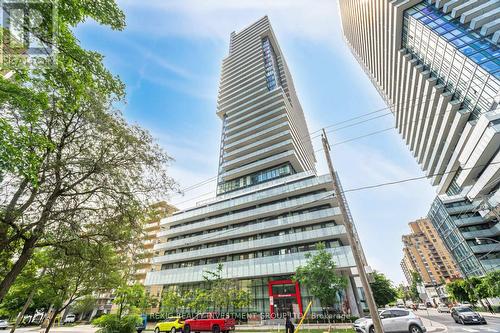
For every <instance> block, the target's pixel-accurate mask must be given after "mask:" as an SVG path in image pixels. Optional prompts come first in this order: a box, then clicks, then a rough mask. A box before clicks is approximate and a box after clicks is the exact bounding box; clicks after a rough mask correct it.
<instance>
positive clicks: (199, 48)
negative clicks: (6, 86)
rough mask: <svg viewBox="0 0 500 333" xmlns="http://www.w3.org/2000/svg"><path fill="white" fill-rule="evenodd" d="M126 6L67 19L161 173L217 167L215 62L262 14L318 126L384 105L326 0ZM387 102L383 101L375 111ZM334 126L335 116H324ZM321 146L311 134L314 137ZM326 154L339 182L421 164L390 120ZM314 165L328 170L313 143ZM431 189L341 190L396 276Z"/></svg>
mask: <svg viewBox="0 0 500 333" xmlns="http://www.w3.org/2000/svg"><path fill="white" fill-rule="evenodd" d="M118 3H119V5H120V7H121V8H122V9H123V10H124V11H125V14H126V17H127V28H126V29H125V30H124V31H122V32H116V31H111V30H110V29H107V28H105V27H101V26H98V25H96V24H94V23H92V22H87V23H85V24H83V25H81V26H79V27H78V29H77V36H78V38H79V39H80V40H81V42H82V44H83V46H84V47H86V48H88V49H93V50H97V51H99V52H101V53H102V54H104V55H105V62H106V65H107V66H108V67H109V68H110V69H111V71H112V72H113V73H115V74H117V75H119V76H120V77H121V78H122V80H123V81H124V82H125V83H126V85H127V102H126V104H125V105H124V106H123V111H124V114H125V116H126V118H127V119H128V120H129V121H131V122H135V123H138V124H140V125H141V126H143V127H145V128H147V129H149V130H150V131H151V133H152V134H153V136H155V137H156V138H157V140H158V142H159V143H160V144H161V146H162V147H164V149H165V150H166V151H167V152H168V153H169V154H170V155H171V156H172V157H173V158H174V159H175V161H174V162H173V163H172V165H171V167H170V172H171V175H172V176H173V177H174V178H175V179H176V180H177V181H178V182H179V184H180V187H181V188H185V187H188V186H190V185H192V184H196V183H198V182H201V181H203V180H206V179H208V178H210V177H213V176H215V175H216V174H217V163H218V149H219V142H220V129H221V123H220V120H219V118H218V117H217V116H216V115H215V111H216V96H217V90H218V80H219V74H220V64H221V61H222V59H223V57H225V56H226V55H227V51H228V43H229V34H230V33H231V31H233V30H236V31H238V30H240V29H242V28H244V27H245V26H247V25H248V24H250V23H252V22H253V21H255V20H257V19H258V18H260V17H262V16H264V15H268V16H269V18H270V20H271V24H272V25H273V29H274V31H275V33H276V35H277V37H278V41H279V43H280V47H281V49H282V51H283V53H284V55H285V58H286V61H287V63H288V65H289V67H290V71H291V73H292V76H293V79H294V83H295V87H296V89H297V92H298V95H299V98H300V100H301V104H302V107H303V109H304V112H305V114H306V119H307V121H308V125H309V130H310V131H311V132H312V131H316V130H318V129H320V128H321V127H324V126H328V125H331V124H334V123H337V122H340V121H343V120H345V119H348V118H352V117H355V116H357V115H361V114H365V113H368V112H371V111H375V110H377V109H380V108H383V107H385V105H384V102H383V101H382V99H381V98H380V97H379V95H378V94H377V92H376V90H375V88H374V87H373V86H372V84H371V82H370V81H369V79H368V78H367V76H366V75H365V73H364V72H363V70H362V69H361V67H360V66H359V64H358V63H357V62H356V60H355V59H354V57H353V56H352V55H351V53H350V51H349V49H348V48H347V46H346V44H345V42H344V41H343V39H342V35H341V27H340V22H339V16H338V12H337V4H336V1H331V0H315V1H314V6H311V1H310V0H273V1H272V2H271V1H266V0H231V1H227V0H226V1H224V0H147V1H138V0H119V1H118ZM383 113H385V112H382V113H381V114H383ZM393 125H394V119H393V117H392V115H388V116H385V117H381V118H379V119H377V120H373V121H368V122H366V123H364V124H362V125H360V126H353V127H350V128H346V129H343V130H339V131H334V132H332V133H330V140H331V142H332V143H334V142H340V141H343V140H346V139H350V138H354V137H357V136H360V135H364V134H367V133H370V132H373V131H377V130H382V129H385V128H387V127H390V126H393ZM333 128H335V127H333ZM313 143H314V145H315V148H316V149H319V148H320V142H319V140H318V139H315V140H314V141H313ZM333 158H334V162H335V164H336V168H337V170H338V172H339V174H340V177H341V181H342V184H343V187H344V189H346V190H347V189H352V188H356V187H360V186H365V185H372V184H377V183H383V182H388V181H394V180H399V179H404V178H408V177H418V176H422V175H423V173H422V172H421V171H420V169H419V167H418V165H417V163H416V162H415V160H414V159H413V157H412V155H411V154H410V151H409V150H408V149H407V147H406V146H405V145H404V143H403V141H402V139H401V137H400V136H399V134H398V133H397V132H396V130H393V131H386V132H383V133H381V134H378V135H374V136H370V137H367V138H364V139H360V140H355V141H352V142H350V143H346V144H341V145H338V146H336V147H334V149H333ZM317 159H318V160H319V163H318V170H319V173H326V172H327V169H326V164H325V163H324V156H323V155H322V152H320V153H318V155H317ZM214 192H215V184H214V183H213V182H210V183H208V184H206V185H205V186H202V187H199V188H196V189H194V190H191V191H188V192H186V193H185V195H184V196H178V195H177V196H172V197H171V198H170V201H171V202H172V203H174V204H177V205H178V206H179V207H181V208H187V207H189V206H191V205H193V204H195V203H196V202H197V201H200V200H204V199H206V198H209V197H211V196H213V195H214ZM434 196H435V191H434V189H433V188H432V187H431V186H430V184H429V181H428V180H425V179H424V180H419V181H414V182H410V183H404V184H401V185H394V186H387V187H382V188H377V189H372V190H365V191H359V192H351V193H348V195H347V197H348V201H349V205H350V208H351V211H352V214H353V216H354V219H355V222H356V224H357V228H358V232H359V233H360V237H361V241H362V243H363V247H364V250H365V253H366V255H367V258H368V261H369V262H370V265H371V266H372V267H373V268H374V269H377V270H380V271H382V272H384V273H386V274H387V275H388V276H389V277H390V278H391V279H392V280H393V281H394V282H395V283H399V282H400V281H402V280H403V275H402V272H401V269H400V266H399V262H400V260H401V257H402V252H401V248H402V245H401V235H402V234H403V233H407V232H408V230H409V229H408V222H410V221H412V220H415V219H417V218H420V217H423V216H425V215H426V214H427V211H428V209H429V207H430V203H431V201H432V199H433V198H434Z"/></svg>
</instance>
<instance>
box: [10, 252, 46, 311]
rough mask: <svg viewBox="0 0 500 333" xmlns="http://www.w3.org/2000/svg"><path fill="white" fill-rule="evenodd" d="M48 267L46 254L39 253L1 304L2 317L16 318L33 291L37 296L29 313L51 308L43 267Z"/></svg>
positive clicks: (30, 306) (29, 308)
mask: <svg viewBox="0 0 500 333" xmlns="http://www.w3.org/2000/svg"><path fill="white" fill-rule="evenodd" d="M46 265H47V255H46V253H45V252H42V251H39V252H38V253H36V254H35V255H34V256H33V258H32V259H31V260H30V261H29V262H28V264H27V265H26V267H25V268H24V270H23V271H22V272H21V274H20V275H19V277H18V278H17V280H16V282H15V283H14V284H13V285H12V287H11V288H10V290H9V292H8V293H7V295H6V296H5V298H4V299H3V301H2V302H1V303H0V317H7V318H15V317H16V316H17V314H18V313H19V312H20V311H21V309H22V307H23V305H24V303H25V302H26V300H27V299H28V297H29V294H30V293H31V291H33V290H34V291H35V294H34V296H33V300H32V302H31V304H30V305H29V307H28V310H27V312H28V313H33V312H34V311H35V310H36V309H41V308H45V309H48V308H49V306H50V300H48V299H47V288H46V286H45V284H44V283H43V282H44V276H43V275H44V271H43V267H46Z"/></svg>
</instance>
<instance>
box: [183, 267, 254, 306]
mask: <svg viewBox="0 0 500 333" xmlns="http://www.w3.org/2000/svg"><path fill="white" fill-rule="evenodd" d="M223 267H224V266H223V265H222V264H218V265H217V268H216V270H215V271H208V270H207V271H204V272H203V278H204V280H205V282H206V284H207V290H206V291H202V290H200V289H196V292H197V294H195V295H194V302H195V303H194V304H193V305H196V306H197V307H203V306H205V307H206V306H207V305H208V306H211V307H212V308H213V309H217V310H222V309H225V310H226V312H229V308H230V307H232V308H233V309H239V308H242V307H245V306H248V305H250V304H251V302H252V298H251V295H250V293H249V292H248V291H247V290H243V289H241V288H239V285H238V281H236V280H234V279H224V278H223V277H222V272H223Z"/></svg>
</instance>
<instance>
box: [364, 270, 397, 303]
mask: <svg viewBox="0 0 500 333" xmlns="http://www.w3.org/2000/svg"><path fill="white" fill-rule="evenodd" d="M373 278H374V282H372V283H370V285H371V287H372V291H373V297H374V298H375V303H376V304H377V307H384V306H386V305H387V304H389V303H392V302H394V301H396V298H397V296H398V291H397V290H396V288H394V286H393V285H392V281H391V280H389V279H388V278H387V277H386V276H385V275H384V274H382V273H379V272H373Z"/></svg>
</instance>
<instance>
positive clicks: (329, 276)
mask: <svg viewBox="0 0 500 333" xmlns="http://www.w3.org/2000/svg"><path fill="white" fill-rule="evenodd" d="M305 257H306V259H307V263H306V264H305V265H304V266H299V267H297V270H296V273H295V275H294V276H293V280H294V281H298V282H299V283H300V284H301V285H303V286H305V287H306V288H307V290H308V291H309V292H310V293H311V295H313V296H314V297H316V298H317V299H318V300H319V302H320V304H321V307H322V308H323V310H324V309H325V308H328V307H332V306H333V305H334V304H335V302H336V301H337V300H338V295H339V293H340V292H341V291H342V290H344V289H345V288H346V286H347V279H346V278H345V277H343V276H341V275H339V273H338V271H337V266H336V265H335V262H334V261H333V256H332V254H331V253H330V252H328V251H326V247H325V244H324V243H318V244H316V252H315V253H306V255H305Z"/></svg>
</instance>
